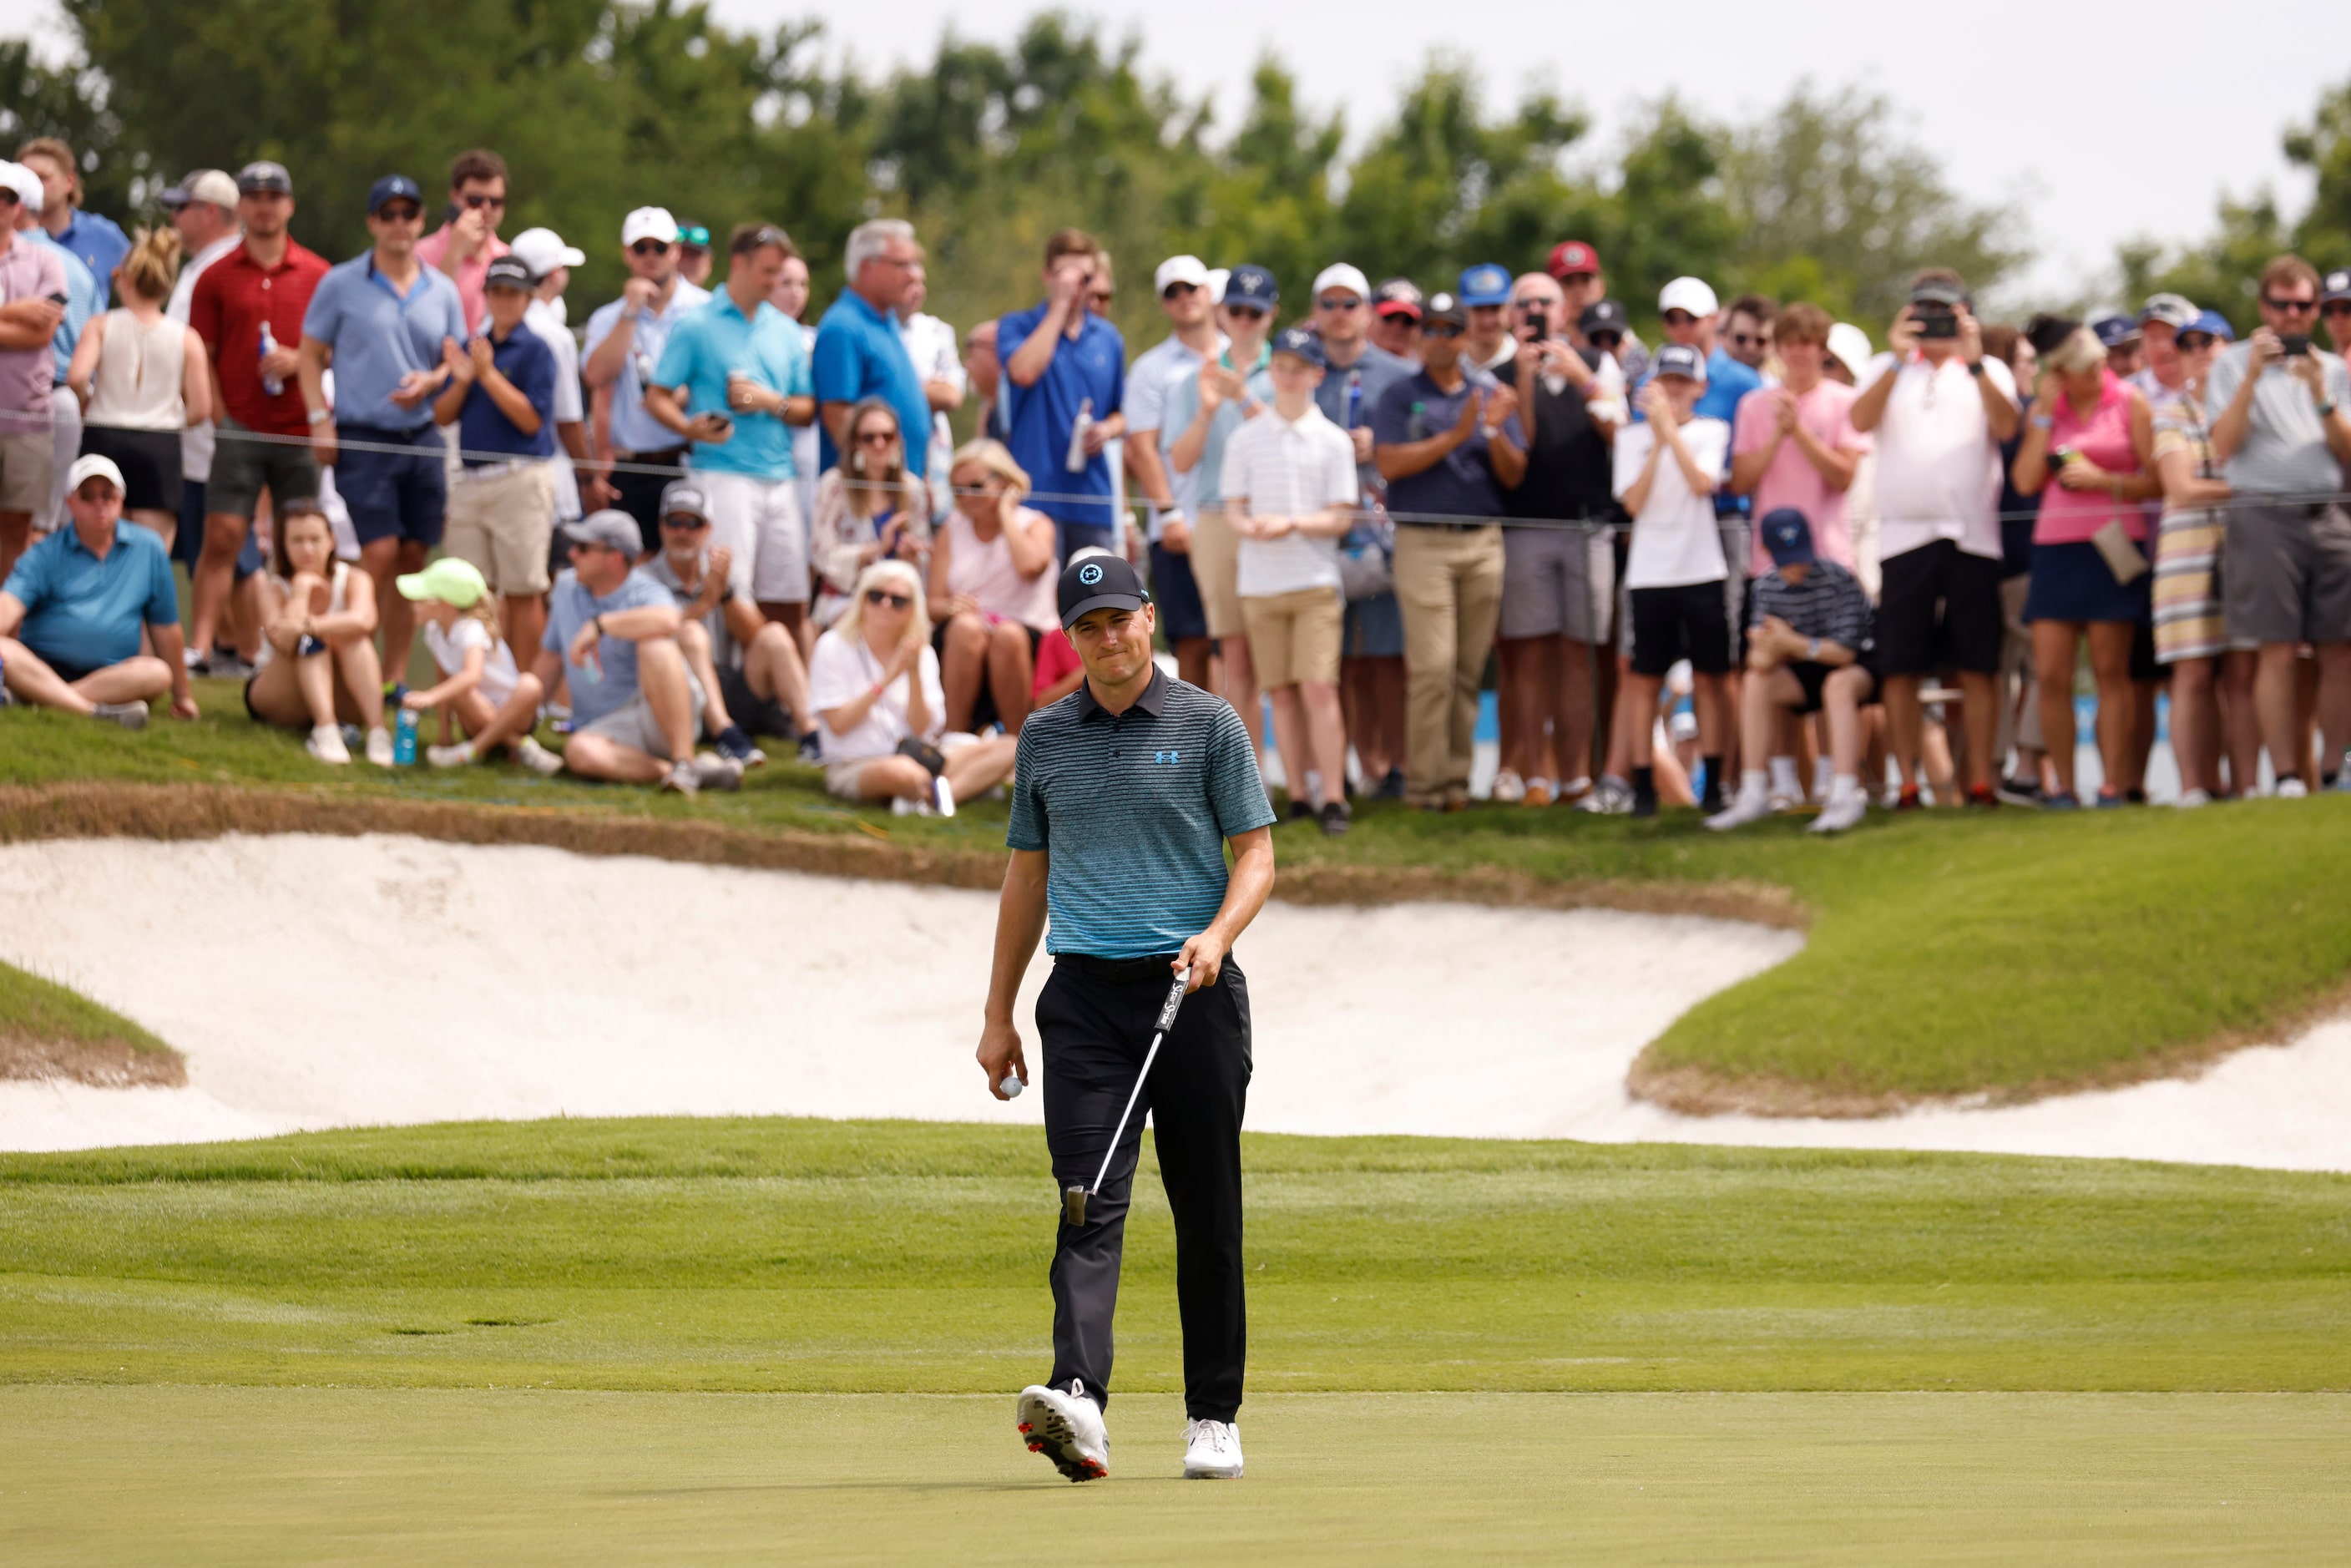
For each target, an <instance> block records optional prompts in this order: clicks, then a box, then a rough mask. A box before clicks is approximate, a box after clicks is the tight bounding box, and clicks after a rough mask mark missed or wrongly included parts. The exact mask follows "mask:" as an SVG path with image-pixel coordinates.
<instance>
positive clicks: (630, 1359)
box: [0, 1120, 2351, 1393]
mask: <svg viewBox="0 0 2351 1568" xmlns="http://www.w3.org/2000/svg"><path fill="white" fill-rule="evenodd" d="M1247 1157H1248V1168H1249V1262H1250V1267H1251V1270H1252V1272H1251V1275H1250V1308H1251V1312H1250V1326H1251V1330H1252V1347H1251V1350H1252V1366H1251V1387H1252V1389H1254V1390H1256V1391H1258V1392H1260V1393H1284V1392H1291V1393H1295V1392H1311V1391H1328V1392H1362V1391H1370V1390H1441V1389H1458V1390H1478V1391H1561V1390H1617V1391H1625V1390H1689V1389H1705V1390H1887V1389H1926V1390H2036V1389H2037V1390H2076V1391H2082V1390H2109V1391H2112V1390H2137V1391H2231V1390H2233V1391H2253V1390H2261V1391H2292V1390H2303V1391H2328V1390H2331V1391H2343V1390H2351V1336H2346V1334H2345V1333H2343V1325H2344V1323H2345V1322H2346V1316H2347V1315H2351V1177H2346V1176H2316V1175H2302V1174H2289V1173H2276V1172H2257V1171H2243V1170H2231V1169H2219V1168H2209V1167H2187V1166H2150V1165H2131V1164H2119V1163H2105V1162H2086V1161H2057V1160H2032V1159H2015V1158H1993V1157H1982V1156H1961V1155H1888V1154H1858V1153H1853V1154H1848V1153H1827V1152H1783V1151H1773V1150H1720V1149H1708V1148H1692V1147H1680V1146H1632V1147H1614V1146H1606V1145H1575V1144H1560V1143H1549V1144H1537V1143H1530V1144H1503V1143H1481V1142H1451V1141H1443V1140H1427V1139H1397V1138H1389V1139H1339V1140H1323V1139H1305V1138H1282V1137H1252V1138H1251V1139H1250V1140H1249V1150H1248V1156H1247ZM1143 1193H1144V1197H1143V1200H1142V1201H1141V1202H1139V1203H1138V1205H1137V1208H1136V1211H1135V1218H1134V1221H1133V1223H1132V1225H1131V1228H1130V1236H1129V1243H1128V1251H1127V1279H1126V1291H1125V1295H1124V1299H1123V1303H1122V1306H1123V1311H1122V1314H1121V1321H1120V1330H1121V1333H1120V1351H1121V1360H1120V1364H1119V1377H1118V1385H1119V1387H1120V1388H1121V1389H1122V1390H1124V1391H1127V1392H1136V1393H1140V1392H1151V1391H1161V1392H1164V1391H1166V1390H1169V1389H1173V1388H1177V1387H1180V1365H1179V1354H1178V1352H1179V1343H1178V1336H1177V1332H1176V1323H1175V1308H1174V1300H1173V1296H1174V1291H1173V1279H1172V1274H1173V1259H1172V1240H1171V1229H1170V1223H1169V1220H1168V1217H1167V1212H1166V1208H1165V1203H1164V1201H1163V1200H1162V1199H1161V1198H1160V1196H1159V1194H1158V1189H1157V1182H1156V1176H1155V1170H1152V1169H1146V1171H1145V1172H1144V1186H1143ZM1055 1202H1056V1195H1055V1192H1054V1189H1053V1185H1052V1180H1051V1177H1050V1173H1049V1172H1048V1171H1047V1169H1046V1168H1045V1165H1044V1159H1043V1149H1042V1145H1041V1141H1040V1139H1039V1138H1038V1137H1037V1135H1036V1134H1034V1132H1032V1131H1027V1130H1015V1129H1002V1128H998V1129H989V1128H980V1127H970V1126H957V1125H944V1124H895V1123H876V1124H853V1123H852V1124H841V1123H825V1122H806V1121H780V1120H768V1121H736V1122H700V1121H620V1122H546V1123H533V1124H465V1125H448V1126H440V1127H426V1128H415V1129H402V1130H385V1131H376V1132H354V1133H337V1134H313V1135H307V1136H302V1137H294V1138H285V1139H277V1140H270V1141H267V1142H262V1143H253V1144H241V1145H209V1146H198V1147H181V1148H158V1149H149V1150H118V1151H107V1152H100V1153H92V1154H80V1155H12V1156H6V1157H5V1158H0V1383H10V1382H17V1383H42V1382H92V1383H132V1384H147V1383H174V1384H213V1383H217V1384H259V1385H266V1384H281V1385H282V1384H304V1385H315V1384H334V1385H347V1386H363V1387H377V1388H403V1387H405V1388H414V1387H475V1388H478V1387H482V1386H485V1385H496V1386H498V1387H507V1388H511V1387H517V1386H528V1387H554V1388H573V1389H590V1388H593V1389H634V1390H681V1391H802V1392H824V1391H844V1392H845V1391H864V1392H874V1391H883V1392H887V1391H898V1392H927V1393H979V1392H989V1393H997V1392H1001V1391H1003V1390H1006V1389H1010V1388H1017V1387H1018V1386H1019V1385H1021V1384H1022V1383H1025V1382H1027V1381H1029V1380H1031V1379H1032V1378H1034V1377H1035V1376H1036V1375H1038V1374H1039V1372H1040V1371H1041V1370H1042V1367H1043V1363H1042V1360H1041V1353H1042V1350H1043V1347H1044V1346H1045V1344H1046V1343H1047V1338H1048V1329H1049V1319H1050V1301H1049V1299H1048V1297H1047V1294H1046V1291H1045V1290H1044V1283H1043V1281H1044V1274H1045V1267H1046V1263H1047V1261H1048V1260H1049V1258H1050V1249H1051V1245H1052V1239H1053V1225H1054V1219H1053V1215H1054V1208H1055Z"/></svg>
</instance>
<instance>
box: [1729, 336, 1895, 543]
mask: <svg viewBox="0 0 2351 1568" xmlns="http://www.w3.org/2000/svg"><path fill="white" fill-rule="evenodd" d="M1777 393H1778V389H1774V388H1766V389H1764V390H1763V391H1761V392H1749V393H1748V394H1747V395H1746V396H1745V397H1743V398H1741V399H1740V400H1739V414H1738V418H1737V422H1736V423H1735V424H1734V425H1733V426H1732V430H1733V434H1732V438H1731V446H1730V450H1731V454H1732V455H1734V456H1736V455H1738V454H1740V453H1742V452H1761V451H1762V450H1763V449H1764V448H1765V447H1767V446H1769V445H1771V433H1772V431H1773V430H1775V429H1776V428H1778V422H1777V417H1776V415H1775V413H1774V410H1773V404H1774V403H1775V402H1776V401H1777ZM1860 395H1861V394H1860V393H1859V392H1855V390H1854V389H1853V388H1851V387H1849V386H1846V385H1844V384H1843V383H1842V382H1832V381H1826V380H1823V382H1821V384H1820V385H1818V386H1816V387H1814V388H1813V390H1812V391H1810V392H1805V393H1802V395H1801V396H1799V397H1798V398H1797V399H1796V423H1799V424H1801V425H1802V426H1803V427H1804V428H1805V429H1806V430H1808V431H1810V432H1811V433H1812V435H1813V439H1814V440H1815V441H1818V442H1819V443H1820V444H1822V445H1823V446H1825V447H1827V448H1828V449H1829V450H1830V451H1832V452H1836V451H1845V452H1866V451H1868V450H1869V437H1868V436H1866V435H1864V434H1862V433H1861V432H1859V431H1857V430H1855V428H1854V427H1853V403H1854V400H1855V398H1856V397H1859V396H1860ZM1844 495H1845V493H1844V491H1843V490H1832V489H1830V488H1829V486H1828V482H1827V481H1826V480H1824V479H1823V478H1822V477H1821V471H1820V470H1819V469H1817V468H1815V467H1813V465H1812V463H1811V461H1810V460H1809V459H1807V458H1806V457H1805V456H1804V455H1803V453H1802V451H1801V450H1799V449H1798V447H1797V445H1796V443H1795V441H1794V439H1793V438H1790V439H1789V440H1786V441H1782V443H1780V450H1779V452H1778V453H1776V454H1775V455H1773V456H1772V458H1771V466H1770V467H1769V468H1766V469H1765V470H1763V477H1762V479H1761V481H1759V482H1758V483H1757V485H1756V486H1755V505H1754V507H1753V511H1754V516H1755V520H1756V521H1757V522H1759V523H1760V522H1761V521H1762V520H1763V519H1764V518H1765V517H1769V516H1771V513H1773V512H1775V511H1777V510H1778V509H1779V508H1781V507H1795V508H1796V510H1798V511H1800V512H1802V513H1803V514H1804V518H1805V520H1806V521H1807V522H1810V523H1811V524H1812V525H1813V548H1814V549H1818V550H1819V551H1820V553H1821V555H1822V556H1823V558H1825V559H1829V560H1833V561H1834V562H1836V563H1837V564H1838V565H1839V566H1841V567H1844V569H1845V570H1847V571H1850V570H1853V534H1852V532H1851V530H1850V529H1848V528H1846V527H1845V520H1844ZM1750 557H1751V559H1750V563H1749V569H1748V570H1749V573H1750V575H1751V576H1755V577H1761V576H1762V575H1763V574H1764V573H1765V572H1767V571H1770V570H1771V552H1770V551H1769V550H1767V549H1764V548H1763V536H1762V530H1761V529H1760V528H1759V529H1757V530H1755V545H1754V549H1753V550H1752V551H1751V552H1750Z"/></svg>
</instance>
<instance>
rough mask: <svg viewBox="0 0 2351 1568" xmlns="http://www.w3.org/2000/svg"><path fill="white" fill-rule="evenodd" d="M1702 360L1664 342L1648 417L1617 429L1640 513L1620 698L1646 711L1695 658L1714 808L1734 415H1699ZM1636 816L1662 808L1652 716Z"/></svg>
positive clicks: (1726, 628)
mask: <svg viewBox="0 0 2351 1568" xmlns="http://www.w3.org/2000/svg"><path fill="white" fill-rule="evenodd" d="M1705 390H1706V361H1705V359H1704V358H1703V357H1702V356H1701V355H1700V354H1699V353H1698V350H1696V349H1695V348H1692V347H1690V346H1689V345H1687V344H1685V343H1668V344H1667V345H1665V346H1664V347H1663V348H1661V349H1659V350H1657V353H1656V359H1655V360H1654V361H1652V362H1651V365H1650V376H1649V382H1648V384H1647V385H1646V386H1644V387H1643V388H1642V389H1641V394H1640V399H1639V403H1640V410H1641V413H1642V414H1643V415H1644V416H1645V417H1644V421H1643V423H1639V424H1633V425H1627V426H1626V427H1625V430H1624V431H1623V432H1622V433H1621V434H1618V435H1617V437H1616V483H1615V489H1616V496H1617V498H1618V499H1619V500H1621V501H1622V502H1623V503H1624V504H1625V510H1626V511H1627V512H1630V513H1631V514H1632V515H1633V546H1632V549H1631V552H1630V553H1629V554H1628V556H1627V557H1626V559H1625V589H1626V591H1627V593H1628V595H1629V597H1630V599H1631V601H1632V630H1633V657H1632V670H1631V673H1630V674H1629V676H1628V677H1627V679H1626V682H1625V693H1624V695H1623V696H1622V697H1621V698H1620V699H1619V700H1620V701H1624V702H1629V703H1631V704H1632V705H1633V711H1634V712H1635V713H1640V714H1646V713H1649V712H1651V711H1653V710H1654V709H1655V708H1656V704H1657V690H1658V687H1659V685H1661V684H1662V683H1663V682H1664V680H1665V678H1666V672H1667V671H1668V670H1670V669H1672V668H1673V666H1674V663H1675V661H1676V660H1678V659H1687V660H1688V661H1689V662H1690V674H1691V677H1692V683H1693V684H1692V701H1693V703H1694V705H1695V706H1696V707H1697V709H1698V747H1699V751H1700V754H1701V755H1702V756H1703V757H1704V758H1705V759H1706V793H1705V796H1704V798H1703V799H1702V800H1701V801H1700V805H1701V808H1702V809H1703V810H1706V811H1708V812H1709V813H1712V812H1719V811H1720V810H1722V809H1723V806H1722V783H1721V777H1722V753H1723V747H1724V745H1725V743H1726V741H1727V739H1728V732H1729V713H1728V711H1727V706H1728V705H1727V702H1726V692H1725V679H1724V677H1726V676H1727V675H1729V674H1730V660H1731V644H1732V641H1733V639H1732V635H1731V628H1732V626H1733V624H1734V622H1735V617H1736V616H1737V614H1738V604H1737V601H1736V596H1735V591H1734V589H1733V586H1732V583H1731V581H1730V570H1729V562H1728V561H1727V560H1725V559H1723V553H1722V532H1721V530H1719V529H1718V528H1716V527H1715V524H1714V489H1715V478H1716V476H1718V475H1719V474H1720V473H1721V472H1722V467H1723V457H1724V455H1725V454H1727V453H1728V452H1729V448H1730V426H1729V425H1728V424H1726V423H1723V422H1722V421H1721V420H1719V419H1710V418H1708V419H1701V418H1699V417H1698V413H1697V408H1698V397H1699V395H1700V394H1701V393H1703V392H1705ZM1631 738H1632V747H1633V755H1632V765H1633V815H1635V816H1636V817H1654V816H1656V814H1657V787H1656V773H1655V772H1654V771H1653V770H1652V769H1651V768H1650V763H1649V754H1650V749H1651V737H1650V727H1649V726H1648V725H1646V724H1643V725H1640V726H1639V727H1636V728H1635V729H1634V730H1633V731H1632V732H1631Z"/></svg>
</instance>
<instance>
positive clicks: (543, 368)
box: [457, 324, 555, 468]
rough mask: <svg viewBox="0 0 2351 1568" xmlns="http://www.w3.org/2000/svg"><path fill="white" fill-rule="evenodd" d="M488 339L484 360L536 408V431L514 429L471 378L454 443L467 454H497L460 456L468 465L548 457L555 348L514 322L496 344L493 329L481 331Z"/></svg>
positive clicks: (552, 443)
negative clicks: (514, 325)
mask: <svg viewBox="0 0 2351 1568" xmlns="http://www.w3.org/2000/svg"><path fill="white" fill-rule="evenodd" d="M486 336H487V337H488V338H489V340H490V364H491V365H492V366H493V367H494V368H495V369H496V371H497V372H498V374H500V375H502V376H504V377H506V379H507V380H508V381H510V382H513V383H514V385H515V390H516V391H517V392H520V393H522V395H523V396H525V397H527V398H528V399H529V400H530V406H531V407H533V408H535V409H537V410H538V434H536V435H525V434H523V433H522V432H521V431H520V430H518V429H517V428H516V427H515V422H514V421H513V420H511V419H508V418H507V416H506V411H505V410H504V409H501V408H500V407H498V405H497V401H496V399H495V398H493V397H491V396H490V394H489V392H487V391H486V390H485V389H484V387H483V386H482V383H481V382H480V381H479V380H478V379H477V380H475V382H474V384H473V385H472V386H470V387H468V388H466V389H465V405H464V407H463V408H461V409H460V410H459V411H458V413H457V444H458V445H460V446H462V447H463V448H465V451H466V452H467V453H469V454H471V453H475V452H496V453H498V454H501V456H500V457H474V456H470V455H469V456H468V457H466V459H465V466H466V467H468V468H474V467H478V466H480V465H483V464H486V463H496V462H500V461H503V460H505V459H508V458H515V457H552V456H553V455H555V350H552V349H550V348H549V347H548V346H547V340H546V339H544V338H542V337H540V336H539V335H538V333H536V332H534V331H532V330H531V329H529V328H528V326H524V325H521V324H517V326H516V328H515V329H514V330H513V331H511V332H509V333H507V340H506V341H505V342H503V343H501V342H499V341H498V340H497V336H496V333H489V334H486Z"/></svg>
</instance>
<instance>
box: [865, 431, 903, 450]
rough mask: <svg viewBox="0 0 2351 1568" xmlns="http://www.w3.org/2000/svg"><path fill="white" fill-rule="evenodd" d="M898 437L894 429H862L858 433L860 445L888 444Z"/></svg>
mask: <svg viewBox="0 0 2351 1568" xmlns="http://www.w3.org/2000/svg"><path fill="white" fill-rule="evenodd" d="M897 439H898V433H897V432H896V431H894V430H861V431H859V432H858V433H857V444H858V445H860V446H887V445H889V444H892V443H893V442H894V441H896V440H897Z"/></svg>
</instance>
